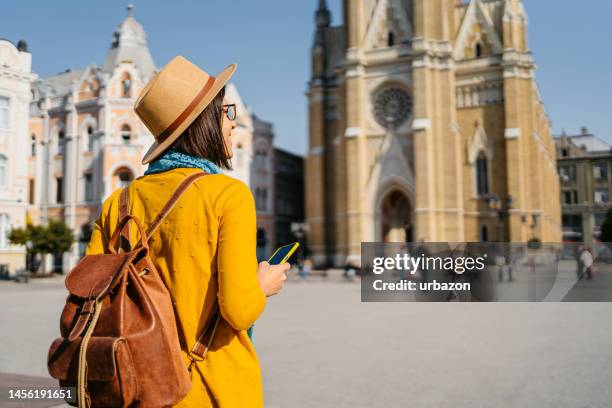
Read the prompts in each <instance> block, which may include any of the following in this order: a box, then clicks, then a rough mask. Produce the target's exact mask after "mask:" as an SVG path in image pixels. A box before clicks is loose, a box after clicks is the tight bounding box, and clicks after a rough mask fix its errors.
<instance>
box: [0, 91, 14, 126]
mask: <svg viewBox="0 0 612 408" xmlns="http://www.w3.org/2000/svg"><path fill="white" fill-rule="evenodd" d="M10 108H11V106H10V100H9V98H7V97H5V96H0V129H8V127H9V117H10Z"/></svg>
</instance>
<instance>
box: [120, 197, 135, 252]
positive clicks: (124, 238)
mask: <svg viewBox="0 0 612 408" xmlns="http://www.w3.org/2000/svg"><path fill="white" fill-rule="evenodd" d="M129 213H130V193H129V191H128V187H125V188H124V189H123V190H122V191H121V194H120V195H119V221H117V225H119V223H120V222H121V220H122V219H124V218H125V216H127V215H128V214H129ZM130 249H132V248H131V245H130V223H129V222H128V223H127V225H126V226H125V228H124V229H122V230H121V234H120V235H119V252H121V251H124V252H129V251H130Z"/></svg>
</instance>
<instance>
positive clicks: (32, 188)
mask: <svg viewBox="0 0 612 408" xmlns="http://www.w3.org/2000/svg"><path fill="white" fill-rule="evenodd" d="M35 187H36V183H35V181H34V179H33V178H31V179H30V180H29V183H28V203H30V204H34V195H35V193H36V190H35Z"/></svg>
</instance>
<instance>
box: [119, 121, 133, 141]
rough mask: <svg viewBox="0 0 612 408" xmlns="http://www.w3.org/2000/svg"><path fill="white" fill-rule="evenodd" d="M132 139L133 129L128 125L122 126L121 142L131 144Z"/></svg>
mask: <svg viewBox="0 0 612 408" xmlns="http://www.w3.org/2000/svg"><path fill="white" fill-rule="evenodd" d="M131 141H132V129H131V128H130V127H129V126H128V125H123V126H122V127H121V142H122V143H123V144H130V143H131Z"/></svg>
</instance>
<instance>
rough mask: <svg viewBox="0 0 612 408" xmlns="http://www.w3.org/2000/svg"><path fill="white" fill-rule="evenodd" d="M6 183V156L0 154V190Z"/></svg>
mask: <svg viewBox="0 0 612 408" xmlns="http://www.w3.org/2000/svg"><path fill="white" fill-rule="evenodd" d="M7 185H8V158H7V157H6V156H4V155H2V154H0V190H4V189H5V188H6V187H7Z"/></svg>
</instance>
